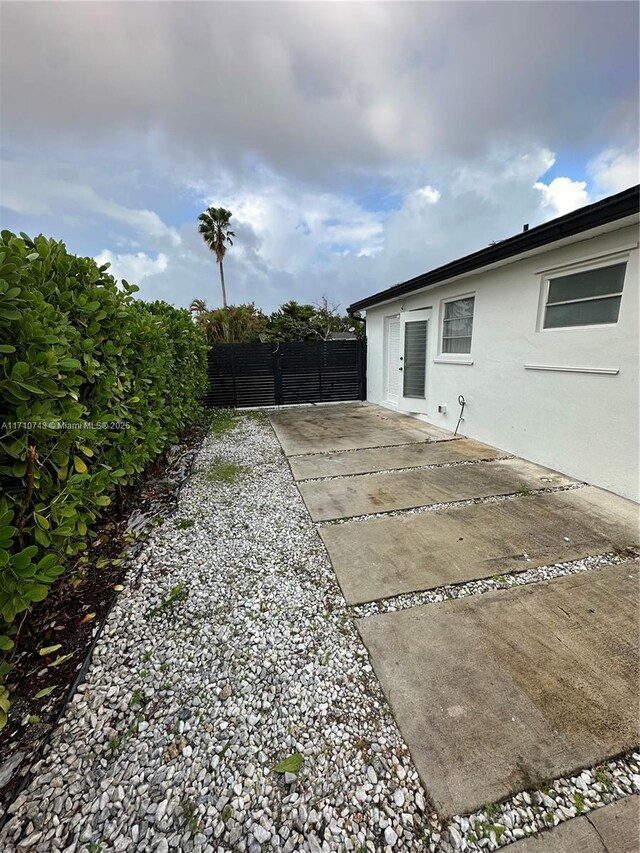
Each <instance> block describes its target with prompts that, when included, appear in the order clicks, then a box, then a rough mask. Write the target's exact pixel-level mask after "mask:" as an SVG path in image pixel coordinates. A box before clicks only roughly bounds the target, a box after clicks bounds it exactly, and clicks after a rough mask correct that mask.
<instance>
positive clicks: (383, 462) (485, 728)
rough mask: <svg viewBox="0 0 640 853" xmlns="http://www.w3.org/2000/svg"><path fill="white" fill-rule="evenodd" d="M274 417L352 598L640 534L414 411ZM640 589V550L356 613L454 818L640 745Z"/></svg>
mask: <svg viewBox="0 0 640 853" xmlns="http://www.w3.org/2000/svg"><path fill="white" fill-rule="evenodd" d="M271 420H272V423H273V426H274V429H275V431H276V433H277V435H278V438H279V439H280V441H281V444H282V447H283V450H284V452H285V454H286V455H287V456H288V457H289V462H290V465H291V468H292V471H293V473H294V477H295V478H296V479H297V480H298V487H299V489H300V492H301V494H302V495H303V497H304V500H305V502H306V505H307V507H308V509H309V511H310V514H311V516H312V518H313V519H314V520H315V521H317V522H322V523H323V525H322V526H321V527H320V528H319V529H320V534H321V536H322V539H323V541H324V543H325V545H326V547H327V550H328V552H329V555H330V557H331V560H332V564H333V567H334V570H335V572H336V574H337V577H338V580H339V582H340V585H341V588H342V591H343V594H344V596H345V599H346V601H347V603H348V604H352V605H353V604H362V603H365V602H370V601H376V600H378V601H382V602H384V600H385V599H387V598H392V597H394V596H397V595H400V594H403V593H408V592H417V591H422V590H428V589H432V588H434V587H436V586H441V585H447V584H458V583H464V582H466V581H470V580H475V579H481V578H487V577H491V576H493V575H497V574H507V573H512V572H519V571H521V570H523V569H530V568H532V567H536V566H542V565H553V564H557V563H562V562H566V561H570V560H581V559H583V558H585V557H587V556H589V555H597V554H605V553H610V552H612V551H617V552H619V551H621V550H623V549H625V548H627V547H630V546H636V545H637V544H638V541H639V539H640V536H639V533H638V507H637V506H636V505H635V504H633V503H631V502H629V501H625V500H623V499H622V498H618V497H616V496H614V495H611V494H609V493H606V492H603V491H602V490H600V489H596V488H593V487H590V486H585V485H584V484H580V483H575V481H573V480H572V479H571V478H570V477H566V476H564V475H562V474H559V473H558V472H555V471H550V470H548V469H545V468H542V467H541V466H538V465H533V464H532V463H529V462H526V461H524V460H521V459H515V458H509V459H505V458H504V457H505V455H506V454H504V453H503V452H502V451H500V450H497V449H495V448H491V447H487V446H486V445H482V444H481V443H479V442H472V441H469V440H468V439H464V438H460V437H455V438H454V436H453V435H452V434H451V433H446V432H444V431H443V430H440V429H437V428H435V427H432V426H430V425H428V424H424V423H422V422H420V421H418V420H415V419H412V418H408V417H406V416H404V415H398V414H396V413H393V412H389V411H387V410H384V409H380V408H378V407H376V406H370V405H366V404H355V405H351V404H346V405H341V406H331V407H326V408H304V409H298V410H292V409H290V410H287V411H281V412H278V413H276V414H274V415H272V416H271ZM469 463H473V464H469ZM567 487H569V490H566V489H567ZM558 489H561V490H558ZM562 489H564V490H562ZM532 492H535V493H533V494H532ZM471 500H473V503H471V502H469V503H467V504H466V505H463V506H455V504H454V506H447V504H451V503H453V502H457V501H471ZM430 506H431V508H430V509H429V508H428V507H430ZM418 507H424V508H425V509H422V510H419V511H417V512H416V511H415V508H418ZM412 510H413V511H412ZM389 513H393V514H391V515H390V514H389ZM369 515H370V516H374V517H371V518H367V517H366V516H369ZM357 516H365V518H360V519H358V520H355V521H341V523H338V524H336V523H333V524H332V523H328V522H332V521H336V520H342V519H349V518H354V517H357ZM638 592H639V571H638V563H637V561H636V562H632V561H628V562H625V563H621V564H619V565H609V566H606V567H604V568H600V569H596V570H592V571H589V572H583V573H580V574H578V575H570V576H568V577H564V578H560V579H557V580H554V581H551V582H545V583H542V582H541V583H532V584H530V585H527V586H523V587H515V588H512V589H509V590H502V591H497V592H491V593H486V594H483V595H475V596H469V597H466V598H464V599H460V600H453V599H450V600H446V601H444V602H442V603H439V604H427V605H424V606H418V607H410V608H408V609H404V610H399V611H394V610H393V609H392V612H388V613H382V614H380V615H375V616H368V617H365V618H363V619H360V620H358V623H357V625H358V629H359V631H360V634H361V636H362V638H363V640H364V642H365V644H366V646H367V649H368V650H369V654H370V658H371V661H372V664H373V667H374V670H375V672H376V674H377V676H378V678H379V680H380V682H381V685H382V687H383V690H384V692H385V695H386V697H387V699H388V701H389V703H390V705H391V708H392V710H393V712H394V714H395V717H396V720H397V722H398V725H399V727H400V730H401V732H402V734H403V737H404V739H405V741H406V743H407V745H408V746H409V749H410V751H411V754H412V757H413V760H414V763H415V765H416V768H417V770H418V773H419V774H420V777H421V779H422V781H423V783H424V785H425V788H426V789H427V791H428V793H429V794H430V796H431V797H432V799H433V801H434V803H435V805H436V808H437V809H438V812H439V814H440V815H441V816H442V817H449V816H452V815H454V814H464V813H468V812H471V811H473V810H475V809H478V808H480V807H482V806H484V805H486V804H488V803H491V802H495V801H498V800H501V799H503V798H505V797H508V796H510V795H511V794H514V793H516V792H518V791H521V790H524V789H525V788H529V787H530V786H531V784H532V783H533V782H535V781H538V782H542V781H545V780H548V779H553V778H558V777H560V776H562V775H566V774H571V773H573V772H574V771H576V770H580V769H583V768H585V767H589V766H593V765H595V764H598V763H599V762H602V761H605V760H607V759H610V758H612V757H614V756H616V755H619V754H622V753H624V752H625V751H628V750H630V749H631V748H633V747H634V746H635V745H636V744H637V742H638V739H639V732H638V718H637V684H638V654H639V650H638V632H637V616H638V614H637V601H638ZM603 813H604V810H603ZM563 849H564V848H558V851H560V850H563ZM570 849H572V848H567V850H570ZM603 849H604V850H608V849H609V848H607V847H605V848H603ZM541 850H544V848H541ZM549 850H551V848H549ZM594 850H597V851H598V853H602V851H601V850H600V849H599V848H594ZM612 850H613V848H612ZM527 853H528V851H527ZM545 853H546V851H545ZM581 853H587V849H584V850H582V851H581ZM616 853H617V851H616Z"/></svg>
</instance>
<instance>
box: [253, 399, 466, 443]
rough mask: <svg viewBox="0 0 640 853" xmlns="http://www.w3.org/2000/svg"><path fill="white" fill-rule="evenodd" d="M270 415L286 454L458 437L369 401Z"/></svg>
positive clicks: (296, 409)
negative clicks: (369, 403)
mask: <svg viewBox="0 0 640 853" xmlns="http://www.w3.org/2000/svg"><path fill="white" fill-rule="evenodd" d="M269 419H270V420H271V425H272V426H273V429H274V431H275V433H276V435H277V436H278V440H279V442H280V444H281V445H282V449H283V451H284V454H285V456H293V455H296V454H302V453H326V452H327V451H331V450H355V449H358V448H363V447H383V446H388V445H394V444H415V443H419V442H424V441H447V440H449V439H453V438H454V435H453V433H451V432H448V431H447V430H443V429H439V428H438V427H435V426H432V425H431V424H426V423H423V422H422V421H419V420H417V419H416V418H412V417H410V416H409V415H403V414H400V413H399V412H391V411H389V410H388V409H383V408H382V407H380V406H371V405H368V404H366V403H344V404H338V405H335V406H317V407H316V406H313V407H297V408H295V409H294V408H292V409H281V410H280V411H278V412H271V413H270V414H269Z"/></svg>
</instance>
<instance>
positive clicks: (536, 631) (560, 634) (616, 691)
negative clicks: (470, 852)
mask: <svg viewBox="0 0 640 853" xmlns="http://www.w3.org/2000/svg"><path fill="white" fill-rule="evenodd" d="M639 580H640V561H638V560H635V561H633V562H630V563H623V564H620V565H617V566H608V567H606V568H602V569H597V570H593V571H590V572H585V573H583V574H580V575H571V576H568V577H564V578H561V579H558V580H554V581H551V582H545V583H540V584H531V585H528V586H523V587H519V588H514V589H510V590H500V591H497V592H490V593H486V594H484V595H479V596H471V597H469V598H464V599H459V600H450V601H446V602H443V603H442V604H430V605H425V606H421V607H413V608H408V609H406V610H401V611H398V612H394V613H387V614H383V615H379V616H371V617H367V618H364V619H359V620H358V621H357V627H358V630H359V631H360V634H361V636H362V639H363V641H364V643H365V645H366V646H367V649H368V650H369V654H370V657H371V661H372V664H373V667H374V670H375V672H376V675H377V676H378V679H379V681H380V683H381V685H382V689H383V690H384V693H385V695H386V697H387V699H388V701H389V703H390V705H391V708H392V710H393V712H394V715H395V718H396V721H397V722H398V725H399V727H400V730H401V732H402V735H403V737H404V740H405V741H406V743H407V745H408V747H409V749H410V751H411V755H412V758H413V761H414V763H415V765H416V769H417V771H418V773H419V775H420V778H421V780H422V782H423V784H424V786H425V788H426V790H427V792H428V794H429V796H430V797H431V798H432V800H433V802H434V805H435V807H436V809H437V811H438V812H439V814H440V815H441V816H442V817H443V818H449V817H451V816H453V815H455V814H466V813H469V812H473V811H475V810H476V809H478V808H480V807H482V806H484V805H486V804H488V803H491V802H496V801H499V800H502V799H504V798H506V797H508V796H511V795H513V794H514V793H516V792H518V791H521V790H524V789H526V788H529V787H531V786H532V785H536V786H537V785H539V784H540V783H541V782H542V781H543V780H548V779H552V778H557V777H559V776H567V775H572V774H573V773H574V772H576V771H577V770H579V769H582V768H584V767H590V766H593V765H595V764H598V763H600V762H602V761H605V760H607V759H608V758H610V757H613V756H615V755H618V754H621V753H623V752H626V751H628V750H630V749H632V748H633V747H634V746H636V745H637V743H638V736H639V727H638V708H637V684H638V675H639V673H638V652H639V649H638V631H637V624H638V622H637V620H638V593H639V591H640V585H639Z"/></svg>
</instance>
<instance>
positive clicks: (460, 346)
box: [442, 337, 471, 352]
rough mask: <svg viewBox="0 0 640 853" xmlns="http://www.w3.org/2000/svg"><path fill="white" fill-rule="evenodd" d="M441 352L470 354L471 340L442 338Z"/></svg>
mask: <svg viewBox="0 0 640 853" xmlns="http://www.w3.org/2000/svg"><path fill="white" fill-rule="evenodd" d="M442 352H471V338H470V337H468V338H443V339H442Z"/></svg>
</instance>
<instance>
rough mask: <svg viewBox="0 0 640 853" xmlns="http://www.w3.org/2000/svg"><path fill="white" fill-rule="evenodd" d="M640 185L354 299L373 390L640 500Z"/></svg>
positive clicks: (395, 405)
mask: <svg viewBox="0 0 640 853" xmlns="http://www.w3.org/2000/svg"><path fill="white" fill-rule="evenodd" d="M639 201H640V187H638V186H636V187H633V188H631V189H628V190H625V191H624V192H621V193H618V194H616V195H613V196H610V197H608V198H605V199H604V200H602V201H599V202H596V203H595V204H591V205H588V206H587V207H583V208H581V209H579V210H575V211H573V212H572V213H569V214H566V215H565V216H561V217H559V218H558V219H554V220H552V221H551V222H546V223H545V224H544V225H540V226H537V227H535V228H531V229H527V228H526V226H525V230H524V231H523V232H522V233H520V234H517V235H516V236H515V237H511V238H509V239H506V240H502V241H500V242H498V243H494V244H492V245H490V246H489V247H487V248H486V249H483V250H481V251H479V252H474V253H473V254H471V255H466V256H465V257H462V258H459V259H458V260H455V261H453V262H451V263H449V264H446V265H445V266H441V267H438V268H437V269H434V270H431V271H430V272H427V273H424V274H423V275H419V276H417V277H416V278H412V279H410V280H409V281H405V282H402V283H401V284H397V285H395V286H393V287H390V288H389V289H387V290H384V291H382V292H380V293H376V294H374V295H373V296H369V297H367V298H366V299H361V300H360V301H358V302H355V303H354V304H353V305H351V306H350V307H349V312H350V313H353V312H356V311H359V312H361V311H366V321H367V342H368V356H367V359H368V360H367V388H368V390H367V398H368V400H369V401H370V402H372V403H378V404H380V405H382V406H386V407H388V408H390V409H396V410H399V411H402V412H408V413H410V414H413V415H415V416H417V417H419V418H421V419H423V420H427V421H429V422H430V423H433V424H436V425H437V426H440V427H444V428H447V429H449V430H455V428H456V425H457V423H458V419H459V417H460V414H461V409H462V406H461V403H462V401H463V400H464V403H465V405H464V412H463V413H462V417H463V419H462V421H461V423H460V428H459V432H460V433H461V434H463V435H465V436H468V437H470V438H474V439H478V440H480V441H483V442H486V443H488V444H491V445H494V446H495V447H499V448H501V449H503V450H505V451H508V452H510V453H514V454H517V455H519V456H522V457H524V458H525V459H529V460H530V461H532V462H537V463H539V464H542V465H546V466H548V467H550V468H554V469H556V470H559V471H562V472H564V473H566V474H569V475H571V476H573V477H576V478H578V479H580V480H584V481H586V482H588V483H591V484H594V485H597V486H601V487H602V488H604V489H608V490H610V491H612V492H615V493H616V494H619V495H623V496H625V497H628V498H631V499H633V500H635V501H638V500H639V499H640V484H639V479H640V472H639V447H638V445H639V429H638V428H639V388H640V383H639V376H638V365H639V355H640V354H639V346H638V337H639V336H638V327H639V305H638V237H639V231H638V223H639V219H640V217H639Z"/></svg>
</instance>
